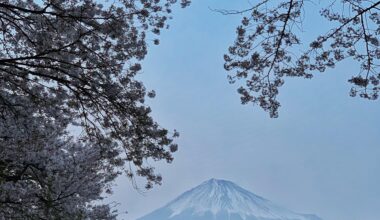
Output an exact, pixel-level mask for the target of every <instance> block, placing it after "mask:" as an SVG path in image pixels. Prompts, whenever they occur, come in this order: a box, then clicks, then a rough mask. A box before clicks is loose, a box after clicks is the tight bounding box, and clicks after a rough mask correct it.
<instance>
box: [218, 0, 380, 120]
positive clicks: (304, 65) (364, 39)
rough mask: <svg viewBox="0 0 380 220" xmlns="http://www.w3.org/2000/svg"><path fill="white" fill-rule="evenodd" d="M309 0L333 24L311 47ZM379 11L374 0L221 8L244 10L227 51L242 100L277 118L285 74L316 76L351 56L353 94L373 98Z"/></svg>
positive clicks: (268, 1) (269, 1) (272, 1)
mask: <svg viewBox="0 0 380 220" xmlns="http://www.w3.org/2000/svg"><path fill="white" fill-rule="evenodd" d="M305 4H313V7H312V10H315V9H316V8H317V6H320V7H321V8H320V15H321V16H322V17H324V18H325V19H327V21H329V22H330V23H331V29H329V30H328V29H327V30H326V34H321V35H319V36H318V37H316V39H315V40H314V41H312V42H309V44H308V45H309V46H308V47H307V48H305V47H304V46H303V43H305V40H303V39H302V23H303V21H304V18H305V17H306V18H307V16H308V13H309V12H308V8H307V7H306V6H305ZM323 4H327V5H326V6H322V5H323ZM379 10H380V1H372V0H338V1H304V0H283V1H277V0H261V1H257V3H256V4H254V5H252V7H250V8H247V9H246V10H241V11H234V10H219V12H221V13H223V14H229V15H230V14H244V17H243V19H242V23H241V25H239V26H238V28H237V31H236V33H237V38H236V40H235V43H234V44H233V45H232V46H231V47H230V48H229V50H228V54H226V55H225V56H224V60H225V69H226V70H227V71H229V72H230V74H229V81H230V83H238V82H239V83H240V82H241V83H240V87H239V89H238V93H239V94H240V95H241V102H242V103H243V104H248V103H253V104H257V105H259V106H260V107H261V108H263V109H264V110H265V111H267V112H269V114H270V116H271V117H278V108H279V107H280V103H279V101H278V100H277V95H278V93H279V88H280V87H281V86H282V85H283V84H284V82H285V79H286V78H288V77H302V78H312V76H313V75H314V74H315V72H324V71H325V70H326V69H328V68H334V67H335V66H336V64H337V63H339V62H341V61H343V60H347V59H349V60H353V61H356V62H357V63H358V64H359V65H360V72H359V73H355V72H354V73H350V74H352V75H353V76H352V77H351V78H349V80H348V81H349V83H351V84H352V89H351V91H350V95H351V96H356V95H359V96H360V97H362V98H365V99H369V100H375V99H377V98H378V95H379V90H380V85H379V80H380V72H379V64H380V63H379V59H380V47H379V45H380V44H379V34H380V13H379Z"/></svg>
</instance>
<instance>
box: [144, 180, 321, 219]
mask: <svg viewBox="0 0 380 220" xmlns="http://www.w3.org/2000/svg"><path fill="white" fill-rule="evenodd" d="M177 219H178V220H211V219H215V220H222V219H226V220H320V218H318V217H317V216H314V215H303V214H298V213H295V212H292V211H290V210H288V209H285V208H282V207H280V206H277V205H275V204H273V203H272V202H271V201H269V200H266V199H264V198H262V197H260V196H257V195H255V194H253V193H251V192H249V191H247V190H245V189H243V188H241V187H239V186H238V185H236V184H235V183H233V182H230V181H226V180H217V179H210V180H208V181H206V182H204V183H202V184H201V185H199V186H197V187H195V188H193V189H191V190H189V191H187V192H185V193H183V194H182V195H180V196H179V197H178V198H176V199H175V200H173V201H172V202H170V203H169V204H167V205H166V206H164V207H162V208H160V209H158V210H156V211H154V212H152V213H150V214H148V215H146V216H144V217H142V218H140V219H139V220H177Z"/></svg>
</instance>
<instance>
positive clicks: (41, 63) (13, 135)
mask: <svg viewBox="0 0 380 220" xmlns="http://www.w3.org/2000/svg"><path fill="white" fill-rule="evenodd" d="M101 2H103V1H95V0H36V1H33V0H4V1H1V2H0V121H1V123H0V139H1V142H0V219H9V218H12V219H13V218H16V219H114V218H115V216H116V214H115V213H113V212H112V208H111V207H110V206H109V205H107V204H105V205H96V204H97V203H94V202H96V201H99V200H101V199H102V196H101V195H102V193H104V192H110V184H111V183H112V181H113V180H114V179H115V177H116V176H118V175H120V174H122V173H126V175H127V176H128V177H129V178H131V179H132V180H133V179H134V178H135V176H136V175H137V176H141V177H143V178H145V179H146V188H148V189H149V188H151V187H152V186H153V184H160V183H161V176H160V175H159V174H156V173H155V172H154V168H153V167H152V166H151V165H149V164H148V160H153V161H157V160H164V161H167V162H171V161H172V160H173V157H172V153H173V152H175V151H176V150H177V145H176V144H175V143H174V142H173V138H175V137H176V136H178V133H177V132H176V131H173V132H169V131H168V130H167V129H165V128H162V127H161V126H160V125H159V124H158V123H157V122H156V121H155V120H154V119H153V118H152V117H151V116H150V112H151V109H150V108H149V106H147V105H146V104H144V100H145V97H146V96H149V97H151V98H153V97H154V94H155V93H154V91H152V92H147V91H146V89H145V87H144V85H143V83H142V82H140V81H138V80H136V79H135V76H136V74H138V72H139V71H140V69H141V65H140V63H139V62H140V61H141V60H142V59H144V57H145V55H146V54H147V48H148V44H149V42H150V41H151V43H152V44H159V40H158V39H155V38H157V36H158V35H159V34H160V32H161V30H162V29H164V28H167V27H168V25H167V21H168V20H169V19H170V18H171V17H170V13H171V8H172V7H173V6H174V4H176V0H119V1H111V2H108V1H104V2H103V3H104V4H101ZM188 4H189V1H188V0H182V1H181V2H180V5H181V6H182V7H185V6H187V5H188ZM155 36H156V37H155ZM150 39H151V40H150ZM78 128H79V130H80V131H81V133H80V135H76V136H75V137H73V136H72V134H70V130H78Z"/></svg>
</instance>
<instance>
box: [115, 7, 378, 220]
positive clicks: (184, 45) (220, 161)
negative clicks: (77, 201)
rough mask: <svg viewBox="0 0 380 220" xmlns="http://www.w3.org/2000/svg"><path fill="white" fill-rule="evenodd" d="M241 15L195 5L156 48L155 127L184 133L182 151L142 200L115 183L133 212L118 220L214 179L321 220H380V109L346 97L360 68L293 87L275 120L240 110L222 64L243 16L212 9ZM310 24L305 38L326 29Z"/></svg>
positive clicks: (178, 14) (181, 13) (151, 66)
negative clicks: (227, 14)
mask: <svg viewBox="0 0 380 220" xmlns="http://www.w3.org/2000/svg"><path fill="white" fill-rule="evenodd" d="M244 6H247V1H246V0H193V3H192V5H191V6H190V7H189V8H186V9H178V10H175V13H174V19H173V20H172V21H171V22H170V23H171V27H170V29H169V30H167V31H165V32H164V33H163V34H162V36H161V44H160V45H159V46H151V47H150V53H149V55H148V57H147V59H146V61H144V66H143V68H144V72H143V74H142V75H141V76H140V78H141V79H142V80H143V81H144V82H145V84H146V86H147V87H148V89H154V90H155V91H156V93H157V96H156V98H155V99H153V100H151V101H149V104H150V105H151V106H152V108H153V115H154V117H155V119H156V120H157V121H158V122H159V123H160V124H161V125H163V126H164V127H166V128H169V129H177V130H178V131H179V132H180V134H181V136H180V138H179V139H178V141H177V142H178V143H179V145H180V148H179V151H178V152H177V153H175V155H174V156H175V160H174V162H173V163H172V164H164V163H158V164H153V165H156V166H157V171H158V172H159V173H161V174H162V176H163V178H164V179H163V185H162V186H156V187H155V188H154V189H153V190H151V191H148V192H146V193H144V194H141V193H138V192H137V191H136V190H134V189H133V188H132V187H131V184H130V182H129V181H128V180H126V179H124V178H119V180H118V181H117V187H116V188H115V191H114V193H115V194H114V195H113V196H112V198H111V199H112V200H114V201H116V202H119V203H120V205H119V206H118V209H119V211H125V210H127V211H128V212H129V214H128V215H121V216H120V219H128V220H129V219H131V220H134V219H135V218H137V217H141V216H143V215H145V214H147V213H149V212H151V211H153V210H154V209H156V208H159V207H161V206H163V205H165V204H166V203H168V202H169V201H170V200H172V199H174V198H175V197H176V196H178V195H179V194H181V193H182V192H184V191H186V190H188V189H190V188H192V187H194V186H196V185H198V184H200V183H201V182H203V181H205V180H207V179H210V178H213V177H214V178H220V179H227V180H231V181H233V182H235V183H237V184H238V185H240V186H242V187H244V188H246V189H248V190H250V191H252V192H254V193H256V194H258V195H261V196H263V197H265V198H267V199H269V200H271V201H273V202H275V203H277V204H280V205H282V206H285V207H287V208H289V209H291V210H293V211H296V212H301V213H314V214H317V215H319V216H320V217H322V218H323V219H324V220H378V219H380V210H379V207H380V187H379V186H380V144H379V138H380V126H379V124H380V117H379V112H380V103H379V101H366V100H362V99H359V98H351V97H349V95H348V93H349V88H350V85H349V84H348V83H347V80H348V79H349V78H350V77H351V76H352V75H354V74H356V73H357V66H356V64H355V63H351V62H345V63H342V64H341V65H339V66H338V67H337V68H335V69H333V70H330V71H327V72H325V73H323V74H319V73H316V74H315V77H314V78H313V79H312V80H304V79H291V80H288V81H287V82H286V83H285V85H284V86H283V87H282V88H281V90H280V97H279V100H280V101H281V104H282V107H281V109H280V117H279V118H278V119H270V118H269V116H268V114H267V113H265V112H263V111H262V110H261V109H259V108H256V107H252V106H251V105H247V106H242V105H241V104H240V100H239V96H238V94H237V92H236V88H237V87H236V86H234V85H229V84H228V81H227V78H226V76H227V73H226V72H225V70H224V69H223V59H222V56H223V54H224V53H225V52H226V51H227V48H228V46H229V45H231V44H232V42H233V40H234V38H235V27H236V26H237V25H238V24H239V20H240V16H223V15H220V14H218V13H215V12H212V11H211V10H210V9H209V7H211V8H229V9H239V8H244ZM309 7H312V6H309ZM305 22H306V23H308V25H306V24H305V26H304V31H305V34H310V33H314V34H315V33H316V32H315V31H318V30H322V27H324V23H323V22H322V21H321V19H320V18H318V17H316V16H315V14H311V15H310V17H307V18H306V20H305ZM313 31H314V32H313ZM323 33H324V32H323ZM140 186H141V187H143V185H140Z"/></svg>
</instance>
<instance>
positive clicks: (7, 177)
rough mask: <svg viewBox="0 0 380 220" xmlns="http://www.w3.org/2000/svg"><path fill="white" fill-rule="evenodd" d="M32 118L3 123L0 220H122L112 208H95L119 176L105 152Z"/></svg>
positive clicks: (20, 116) (0, 130)
mask: <svg viewBox="0 0 380 220" xmlns="http://www.w3.org/2000/svg"><path fill="white" fill-rule="evenodd" d="M30 109H31V110H32V109H33V108H30ZM17 110H18V111H23V109H22V108H17ZM4 113H5V112H4V111H3V116H5V115H4ZM8 113H10V114H11V112H8ZM22 113H27V114H22ZM32 115H33V112H31V111H28V112H25V111H23V112H19V113H18V117H17V118H14V117H2V118H1V119H0V120H1V124H0V133H1V134H2V135H3V137H2V138H3V140H2V141H1V142H0V219H1V220H3V219H4V220H5V219H46V220H48V219H78V220H79V219H116V218H115V217H116V213H115V211H116V210H113V211H111V207H110V205H107V204H104V205H101V204H98V205H96V204H97V203H94V202H98V201H101V200H102V195H101V194H102V193H103V192H105V191H109V190H110V186H111V185H110V183H111V182H112V181H113V180H114V179H115V177H116V176H117V175H118V170H117V169H115V167H114V166H113V165H112V164H110V163H105V162H104V160H102V155H101V149H100V148H99V146H97V145H94V146H92V145H91V143H88V142H80V141H75V140H74V139H73V138H72V137H70V136H69V135H68V134H67V132H66V131H65V127H64V126H63V127H62V125H61V124H59V123H54V121H47V120H46V118H44V117H36V116H32ZM98 203H99V202H98Z"/></svg>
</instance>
